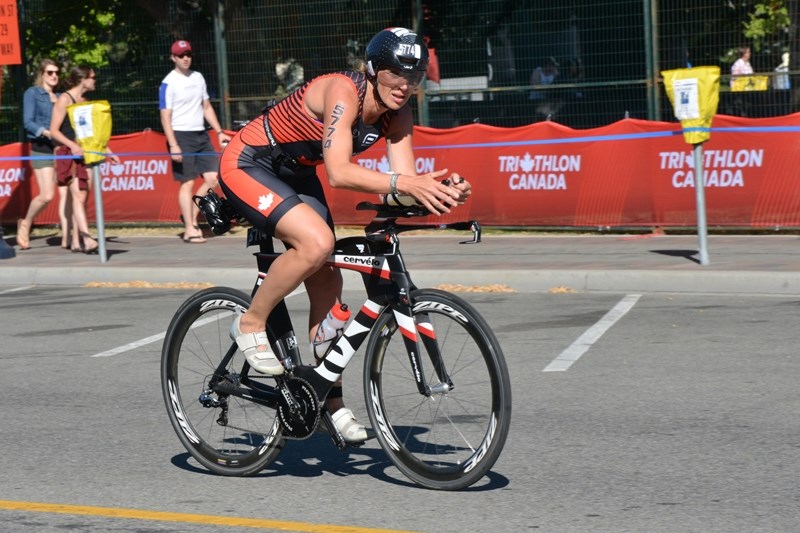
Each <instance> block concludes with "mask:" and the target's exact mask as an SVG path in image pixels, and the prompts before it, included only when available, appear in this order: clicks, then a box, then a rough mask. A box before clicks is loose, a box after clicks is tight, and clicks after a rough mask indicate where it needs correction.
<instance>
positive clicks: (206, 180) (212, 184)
mask: <svg viewBox="0 0 800 533" xmlns="http://www.w3.org/2000/svg"><path fill="white" fill-rule="evenodd" d="M217 175H218V174H217V173H216V172H206V173H205V174H203V181H202V183H200V187H198V188H197V190H196V191H195V192H194V194H195V195H197V196H205V195H206V193H207V192H208V191H209V189H214V188H216V187H217V185H219V180H218V179H217ZM199 214H200V209H199V208H198V207H197V204H195V203H194V202H192V223H193V224H196V223H197V222H196V221H197V216H198V215H199ZM184 220H186V219H185V218H184Z"/></svg>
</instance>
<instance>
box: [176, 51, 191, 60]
mask: <svg viewBox="0 0 800 533" xmlns="http://www.w3.org/2000/svg"><path fill="white" fill-rule="evenodd" d="M177 57H179V58H181V59H183V58H184V57H192V53H191V52H184V53H182V54H181V55H179V56H177Z"/></svg>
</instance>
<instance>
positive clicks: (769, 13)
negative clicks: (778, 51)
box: [743, 0, 792, 52]
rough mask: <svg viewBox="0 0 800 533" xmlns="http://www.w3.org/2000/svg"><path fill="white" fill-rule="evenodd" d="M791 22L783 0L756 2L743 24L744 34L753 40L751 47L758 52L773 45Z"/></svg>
mask: <svg viewBox="0 0 800 533" xmlns="http://www.w3.org/2000/svg"><path fill="white" fill-rule="evenodd" d="M791 22H792V21H791V19H790V18H789V9H788V8H787V7H786V6H785V5H784V2H783V0H770V1H768V2H763V3H757V4H755V6H754V7H753V10H752V11H751V12H750V13H749V15H748V20H747V22H745V23H744V24H743V25H744V36H745V37H746V38H748V39H750V40H751V41H752V42H753V48H754V49H755V50H756V51H757V52H758V51H761V49H762V48H764V47H765V46H771V45H773V44H774V41H775V40H776V39H778V40H779V39H780V37H781V36H782V35H783V34H785V33H786V31H787V30H788V28H789V26H790V25H791Z"/></svg>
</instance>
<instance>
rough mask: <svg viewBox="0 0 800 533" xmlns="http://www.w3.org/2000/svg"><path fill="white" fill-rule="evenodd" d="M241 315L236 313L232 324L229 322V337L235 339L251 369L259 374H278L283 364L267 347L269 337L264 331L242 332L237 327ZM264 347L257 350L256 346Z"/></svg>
mask: <svg viewBox="0 0 800 533" xmlns="http://www.w3.org/2000/svg"><path fill="white" fill-rule="evenodd" d="M241 317H242V315H238V316H237V317H236V318H235V319H234V321H233V324H231V331H230V335H231V339H232V340H234V341H236V344H237V346H239V349H240V350H241V351H242V353H243V354H244V358H245V359H247V362H248V363H249V364H250V366H251V367H253V370H255V371H256V372H258V373H260V374H267V375H269V376H280V375H281V374H283V372H284V370H285V369H284V368H283V365H282V364H281V362H280V361H279V360H278V358H277V357H276V356H275V354H274V353H272V350H271V349H270V347H269V339H268V338H267V332H266V331H260V332H258V333H242V330H241V329H239V319H240V318H241ZM259 346H262V347H265V349H264V350H259V349H258V347H259Z"/></svg>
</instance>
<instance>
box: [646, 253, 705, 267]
mask: <svg viewBox="0 0 800 533" xmlns="http://www.w3.org/2000/svg"><path fill="white" fill-rule="evenodd" d="M650 252H651V253H654V254H661V255H668V256H670V257H683V258H684V259H687V260H689V261H691V262H693V263H697V264H698V265H699V264H700V260H699V259H697V258H696V257H694V256H696V255H697V254H698V252H697V250H650Z"/></svg>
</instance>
